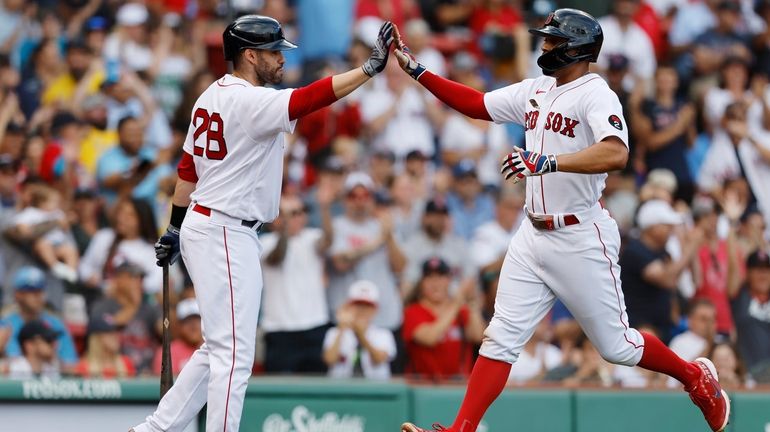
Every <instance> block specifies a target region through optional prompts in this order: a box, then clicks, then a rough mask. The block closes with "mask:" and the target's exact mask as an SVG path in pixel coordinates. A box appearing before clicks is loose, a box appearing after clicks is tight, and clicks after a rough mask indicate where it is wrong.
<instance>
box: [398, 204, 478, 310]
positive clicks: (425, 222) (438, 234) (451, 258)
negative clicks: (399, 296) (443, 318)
mask: <svg viewBox="0 0 770 432" xmlns="http://www.w3.org/2000/svg"><path fill="white" fill-rule="evenodd" d="M403 250H404V253H405V254H406V258H407V262H408V265H407V269H406V273H405V274H404V277H403V278H402V288H401V289H402V292H403V295H404V297H409V296H410V295H412V293H413V291H414V289H415V287H416V285H417V283H418V282H419V280H420V277H421V270H420V269H421V267H420V266H422V264H423V263H424V262H425V260H427V259H428V258H430V257H434V256H437V257H440V258H441V259H442V260H443V261H444V262H446V263H447V264H448V265H449V268H450V269H451V272H452V276H453V281H452V282H453V284H457V283H459V282H460V281H461V280H464V279H468V278H474V279H475V277H476V268H475V266H474V264H473V260H472V259H471V257H470V255H469V247H468V242H467V241H466V240H465V239H463V238H462V237H460V236H458V235H457V234H455V233H454V232H452V230H451V218H450V216H449V207H447V204H446V201H444V200H442V199H440V198H434V199H432V200H430V201H428V202H427V203H426V204H425V211H424V213H423V215H422V222H421V229H420V231H418V232H417V233H415V234H414V235H412V236H411V237H410V238H409V239H407V240H406V241H405V242H404V245H403Z"/></svg>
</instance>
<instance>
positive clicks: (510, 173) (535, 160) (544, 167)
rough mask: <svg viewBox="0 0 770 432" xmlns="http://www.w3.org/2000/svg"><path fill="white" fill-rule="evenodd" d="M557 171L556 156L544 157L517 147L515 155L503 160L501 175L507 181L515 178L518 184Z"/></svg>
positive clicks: (509, 155)
mask: <svg viewBox="0 0 770 432" xmlns="http://www.w3.org/2000/svg"><path fill="white" fill-rule="evenodd" d="M556 171H557V166H556V155H552V154H547V155H543V154H540V153H536V152H533V151H528V150H522V149H521V148H519V147H516V148H515V151H514V152H513V153H510V154H508V156H506V157H504V158H503V166H502V169H501V170H500V173H501V174H503V175H504V176H505V179H506V180H508V179H509V178H511V177H513V182H514V183H518V182H519V181H521V180H522V179H523V178H524V177H530V176H539V175H543V174H547V173H551V172H556Z"/></svg>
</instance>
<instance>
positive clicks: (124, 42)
mask: <svg viewBox="0 0 770 432" xmlns="http://www.w3.org/2000/svg"><path fill="white" fill-rule="evenodd" d="M149 17H150V14H149V12H148V11H147V7H145V5H143V4H141V3H125V4H123V5H122V6H121V7H120V8H119V9H118V12H117V14H116V16H115V19H116V24H117V29H116V30H115V31H113V33H112V34H111V35H109V36H108V37H107V40H105V42H104V57H105V58H107V59H115V60H119V61H120V62H122V63H123V64H125V65H126V66H127V67H128V68H130V69H132V70H135V71H143V70H147V69H149V68H150V66H151V65H152V62H153V53H152V50H151V49H150V47H149V46H148V45H147V33H148V32H147V28H146V24H147V20H148V18H149Z"/></svg>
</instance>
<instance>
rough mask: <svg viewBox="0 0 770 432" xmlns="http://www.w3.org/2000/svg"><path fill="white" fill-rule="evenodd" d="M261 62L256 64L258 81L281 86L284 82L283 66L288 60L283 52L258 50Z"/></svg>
mask: <svg viewBox="0 0 770 432" xmlns="http://www.w3.org/2000/svg"><path fill="white" fill-rule="evenodd" d="M257 58H258V59H259V61H258V62H257V63H256V64H254V65H253V66H254V72H255V73H256V75H257V79H258V80H259V81H260V82H262V83H264V84H279V83H280V82H281V81H283V64H284V63H285V62H286V60H285V59H284V57H283V53H282V52H281V51H265V50H258V51H257Z"/></svg>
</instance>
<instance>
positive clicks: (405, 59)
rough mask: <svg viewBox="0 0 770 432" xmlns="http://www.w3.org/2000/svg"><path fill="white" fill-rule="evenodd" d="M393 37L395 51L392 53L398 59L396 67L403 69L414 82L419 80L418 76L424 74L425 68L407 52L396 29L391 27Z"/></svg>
mask: <svg viewBox="0 0 770 432" xmlns="http://www.w3.org/2000/svg"><path fill="white" fill-rule="evenodd" d="M393 35H394V37H395V43H396V49H395V50H394V51H393V53H394V54H395V55H396V59H398V65H399V66H401V69H403V70H404V72H406V73H408V74H409V75H411V77H412V78H414V79H416V80H417V79H419V78H420V75H422V74H423V72H425V66H423V65H422V64H421V63H420V62H418V61H417V59H415V58H414V56H413V55H412V53H411V52H410V51H409V47H408V46H406V44H405V43H404V40H403V39H401V34H400V33H399V32H398V27H395V26H394V27H393Z"/></svg>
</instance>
